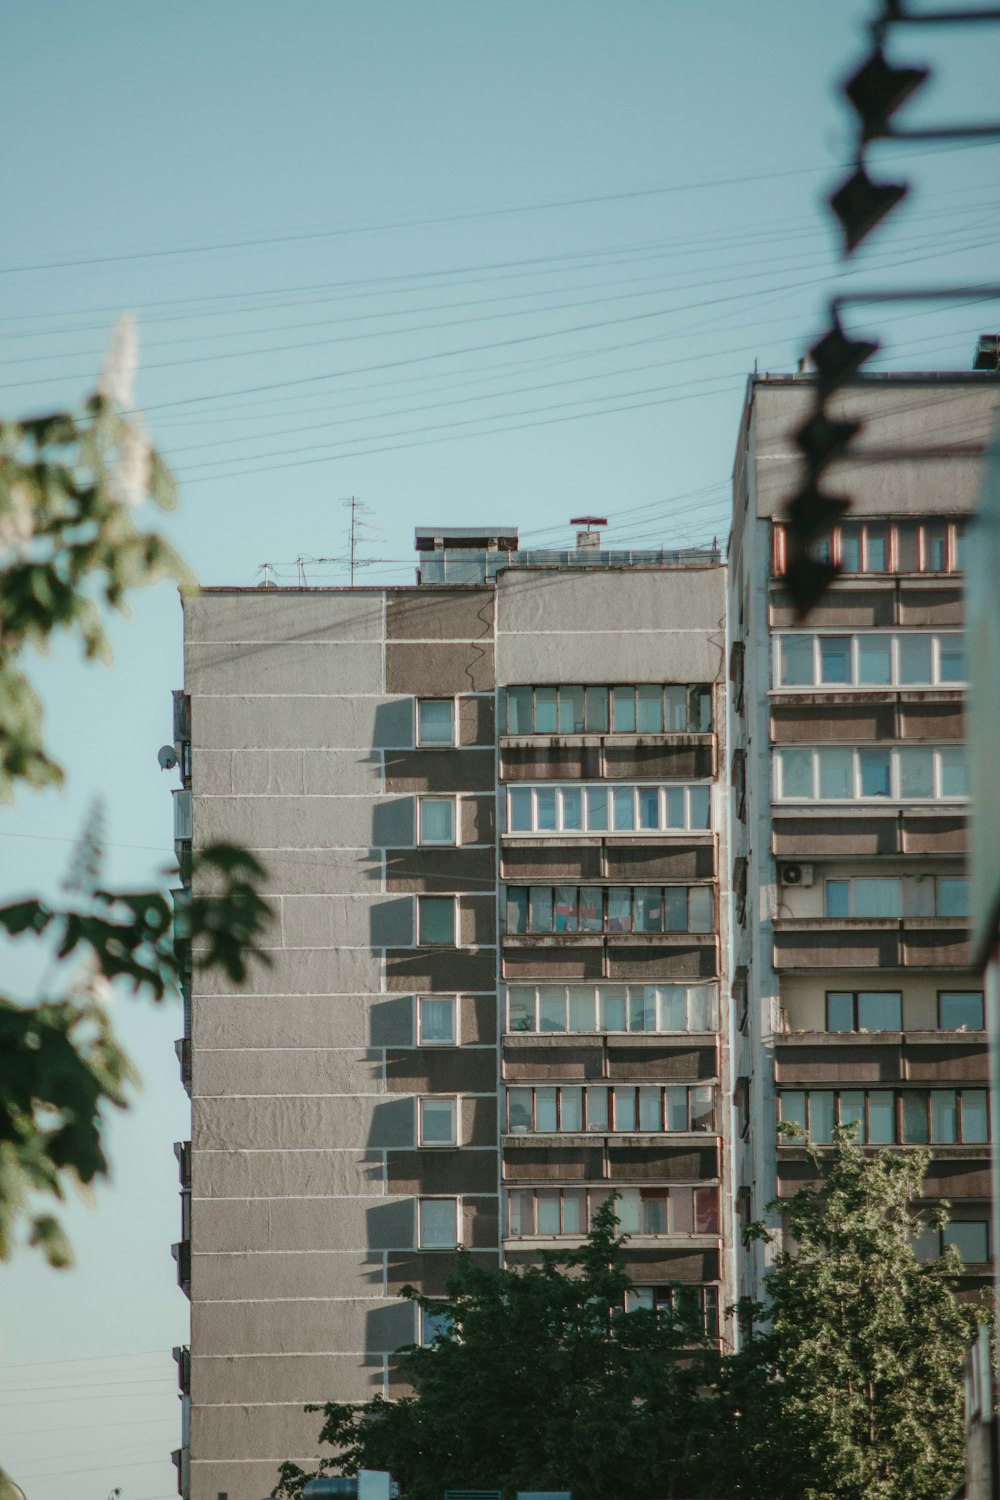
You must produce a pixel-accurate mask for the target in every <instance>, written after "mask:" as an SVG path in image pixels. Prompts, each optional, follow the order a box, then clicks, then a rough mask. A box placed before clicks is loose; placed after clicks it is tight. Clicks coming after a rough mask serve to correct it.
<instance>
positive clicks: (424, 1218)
mask: <svg viewBox="0 0 1000 1500" xmlns="http://www.w3.org/2000/svg"><path fill="white" fill-rule="evenodd" d="M418 1209H419V1228H420V1248H421V1249H422V1250H454V1249H455V1248H456V1246H457V1245H458V1199H457V1198H421V1199H420V1201H419V1205H418Z"/></svg>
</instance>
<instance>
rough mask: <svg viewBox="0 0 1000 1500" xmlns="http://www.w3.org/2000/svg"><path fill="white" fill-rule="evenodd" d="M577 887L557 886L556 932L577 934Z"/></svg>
mask: <svg viewBox="0 0 1000 1500" xmlns="http://www.w3.org/2000/svg"><path fill="white" fill-rule="evenodd" d="M576 901H577V895H576V886H575V885H557V886H556V893H555V929H556V932H576V930H577V911H576Z"/></svg>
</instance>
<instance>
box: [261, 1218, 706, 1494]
mask: <svg viewBox="0 0 1000 1500" xmlns="http://www.w3.org/2000/svg"><path fill="white" fill-rule="evenodd" d="M623 1244H624V1241H623V1239H622V1237H621V1236H619V1234H618V1233H617V1221H616V1219H615V1216H614V1212H613V1209H612V1207H611V1201H610V1200H609V1202H608V1203H607V1204H606V1205H605V1206H604V1207H603V1208H602V1209H601V1210H600V1211H599V1212H598V1214H597V1215H596V1216H595V1221H594V1224H593V1226H592V1228H591V1231H590V1234H589V1236H588V1238H587V1241H586V1243H585V1245H584V1246H583V1247H582V1249H580V1250H579V1251H578V1252H576V1253H571V1254H565V1255H556V1254H545V1255H543V1257H542V1263H541V1265H539V1266H531V1267H527V1268H524V1269H499V1270H497V1269H493V1268H484V1267H482V1266H481V1265H479V1264H477V1263H476V1262H475V1261H474V1259H473V1258H472V1256H471V1255H470V1254H468V1253H467V1252H464V1251H460V1252H459V1253H458V1255H457V1257H456V1263H455V1269H454V1272H453V1274H452V1275H451V1277H450V1278H449V1280H448V1286H447V1295H446V1296H445V1297H444V1298H443V1299H442V1300H440V1301H438V1300H433V1299H428V1298H426V1297H422V1296H420V1295H418V1294H417V1293H416V1292H415V1291H413V1289H412V1288H407V1289H406V1290H405V1292H404V1293H403V1295H404V1296H406V1297H408V1298H409V1299H410V1300H411V1301H413V1302H414V1303H416V1304H417V1306H419V1307H420V1308H422V1309H425V1310H427V1311H430V1312H433V1313H435V1314H438V1315H443V1317H444V1319H445V1320H446V1324H447V1327H446V1330H445V1331H442V1332H440V1333H439V1334H438V1336H437V1337H436V1339H435V1340H434V1343H433V1344H432V1345H431V1346H430V1347H427V1348H421V1347H417V1346H412V1347H408V1348H406V1349H403V1350H401V1351H400V1355H399V1374H400V1378H401V1379H402V1380H403V1381H404V1382H405V1383H406V1384H407V1385H408V1386H409V1387H411V1389H412V1392H413V1394H412V1395H408V1396H404V1397H402V1398H401V1399H400V1400H397V1401H385V1400H383V1398H382V1397H380V1396H379V1397H375V1398H374V1400H372V1401H369V1402H367V1403H366V1404H365V1405H363V1406H352V1405H348V1404H341V1403H336V1402H331V1403H330V1404H329V1405H327V1406H325V1407H322V1408H320V1407H311V1408H309V1409H310V1410H314V1411H320V1410H322V1411H323V1413H324V1421H323V1428H322V1434H321V1436H322V1441H323V1442H324V1443H329V1444H332V1445H333V1446H334V1447H335V1448H336V1449H338V1450H339V1451H338V1454H337V1456H336V1457H335V1458H331V1459H329V1460H324V1462H323V1464H322V1471H329V1470H331V1469H334V1470H338V1471H340V1472H343V1473H347V1474H353V1473H357V1471H358V1469H359V1468H378V1469H388V1470H389V1471H390V1473H392V1474H393V1476H394V1477H395V1478H397V1479H398V1480H399V1482H400V1484H401V1486H402V1489H403V1492H404V1494H405V1495H406V1496H407V1500H441V1495H442V1494H443V1492H444V1490H446V1489H449V1488H456V1489H457V1488H470V1487H471V1488H484V1489H502V1490H503V1491H504V1493H505V1494H510V1495H513V1493H514V1492H515V1491H516V1490H518V1489H568V1490H572V1492H573V1494H574V1496H575V1497H577V1500H607V1497H608V1496H609V1495H615V1496H618V1497H622V1500H648V1497H651V1496H669V1495H674V1494H684V1493H687V1485H688V1480H689V1476H690V1470H689V1465H688V1455H689V1448H690V1440H691V1429H690V1425H689V1422H688V1420H687V1414H690V1413H691V1411H692V1407H693V1405H694V1403H695V1397H696V1388H697V1384H698V1375H697V1368H698V1360H699V1358H700V1357H701V1355H702V1353H703V1352H704V1351H705V1349H706V1347H707V1346H706V1341H705V1337H704V1332H703V1329H702V1327H701V1326H700V1321H699V1320H698V1319H697V1318H696V1317H695V1316H694V1314H693V1310H692V1312H691V1313H690V1314H687V1312H686V1305H685V1303H684V1301H683V1299H680V1300H679V1301H678V1310H677V1312H676V1314H669V1313H659V1314H658V1313H654V1312H649V1311H646V1310H644V1309H643V1310H637V1311H634V1312H629V1313H627V1314H626V1313H624V1311H623V1310H622V1309H623V1307H624V1299H625V1294H626V1292H627V1291H628V1290H629V1289H630V1288H631V1285H632V1283H631V1281H630V1279H629V1277H628V1275H627V1274H626V1271H625V1258H624V1253H623ZM307 1477H309V1476H307V1475H306V1474H304V1473H303V1471H302V1470H300V1469H298V1468H297V1467H296V1466H295V1465H292V1464H286V1465H285V1466H284V1468H283V1471H282V1482H281V1485H280V1487H279V1489H278V1490H277V1491H276V1493H277V1494H279V1495H282V1496H294V1495H297V1494H299V1492H300V1491H301V1487H302V1484H303V1483H304V1481H305V1479H306V1478H307Z"/></svg>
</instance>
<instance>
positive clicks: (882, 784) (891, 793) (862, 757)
mask: <svg viewBox="0 0 1000 1500" xmlns="http://www.w3.org/2000/svg"><path fill="white" fill-rule="evenodd" d="M967 791H968V788H967V782H966V769H965V752H964V750H963V748H962V746H960V745H940V746H930V745H927V746H924V745H920V746H917V745H914V746H897V747H895V748H892V749H889V748H887V749H876V748H874V747H873V748H871V749H853V748H849V747H847V746H840V745H837V746H832V745H830V746H823V747H819V746H817V747H815V748H811V749H804V748H800V747H799V746H796V747H795V748H794V749H792V748H785V749H779V750H776V751H775V753H774V797H775V800H776V801H778V802H879V801H882V802H940V801H957V800H960V799H962V798H964V797H965V796H966V795H967Z"/></svg>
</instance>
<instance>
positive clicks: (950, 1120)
mask: <svg viewBox="0 0 1000 1500" xmlns="http://www.w3.org/2000/svg"><path fill="white" fill-rule="evenodd" d="M931 1140H932V1141H934V1142H935V1143H936V1144H938V1145H942V1146H950V1145H952V1144H953V1143H954V1142H955V1141H957V1140H958V1100H957V1097H956V1095H955V1090H954V1089H931Z"/></svg>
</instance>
